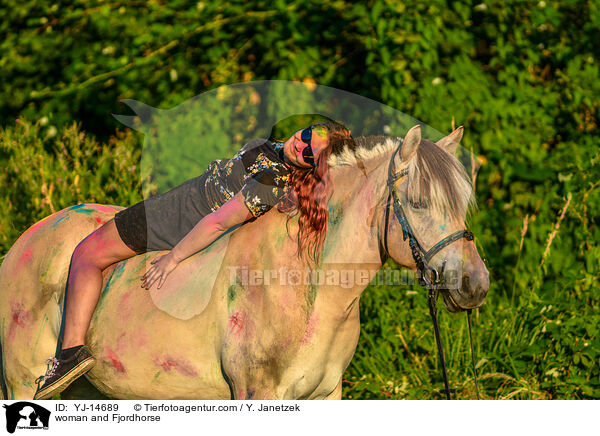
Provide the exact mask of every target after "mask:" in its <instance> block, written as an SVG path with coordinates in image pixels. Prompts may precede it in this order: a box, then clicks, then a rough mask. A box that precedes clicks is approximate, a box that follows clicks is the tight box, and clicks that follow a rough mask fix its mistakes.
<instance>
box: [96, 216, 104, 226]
mask: <svg viewBox="0 0 600 436" xmlns="http://www.w3.org/2000/svg"><path fill="white" fill-rule="evenodd" d="M96 222H97V223H98V224H104V223H105V222H106V221H104V220H101V219H100V218H98V217H96Z"/></svg>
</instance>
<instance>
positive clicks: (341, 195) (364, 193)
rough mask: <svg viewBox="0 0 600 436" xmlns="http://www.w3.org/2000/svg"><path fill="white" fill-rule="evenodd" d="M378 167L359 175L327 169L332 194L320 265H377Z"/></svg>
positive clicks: (347, 169) (353, 169)
mask: <svg viewBox="0 0 600 436" xmlns="http://www.w3.org/2000/svg"><path fill="white" fill-rule="evenodd" d="M380 172H381V171H380V168H378V167H376V168H374V169H371V170H369V171H368V172H363V171H361V170H360V169H359V168H357V167H353V166H340V167H335V168H333V169H332V170H331V172H330V174H331V177H332V181H333V195H332V196H331V198H330V200H329V208H328V209H329V222H328V229H327V237H326V240H325V243H324V247H323V256H322V261H323V263H324V264H328V263H329V264H333V263H341V264H348V265H350V266H349V268H361V267H363V266H364V265H365V264H372V265H373V264H377V263H378V262H380V257H379V241H378V228H377V225H378V216H377V212H378V207H377V206H378V204H377V202H378V199H379V198H380V196H381V177H380V174H379V173H380Z"/></svg>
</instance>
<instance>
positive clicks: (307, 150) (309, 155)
mask: <svg viewBox="0 0 600 436" xmlns="http://www.w3.org/2000/svg"><path fill="white" fill-rule="evenodd" d="M312 128H313V126H310V127H307V128H306V129H304V130H303V131H302V133H300V139H301V140H302V142H304V143H305V144H306V147H304V149H303V150H302V159H303V160H304V162H306V163H307V164H309V165H311V166H313V167H314V166H316V164H315V154H314V153H313V149H312V147H311V146H310V142H311V140H312Z"/></svg>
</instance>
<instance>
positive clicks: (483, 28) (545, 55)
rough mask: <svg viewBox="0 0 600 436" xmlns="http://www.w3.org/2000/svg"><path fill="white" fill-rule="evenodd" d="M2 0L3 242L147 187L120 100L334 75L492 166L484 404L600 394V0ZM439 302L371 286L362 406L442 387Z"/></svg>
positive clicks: (459, 352) (457, 360) (483, 187)
mask: <svg viewBox="0 0 600 436" xmlns="http://www.w3.org/2000/svg"><path fill="white" fill-rule="evenodd" d="M4 3H5V8H4V11H3V12H4V20H3V21H2V22H1V23H0V35H1V36H2V38H1V39H0V65H1V66H2V68H0V81H2V83H5V84H8V86H5V87H2V88H0V120H1V123H2V124H3V125H4V126H5V128H4V129H3V130H2V131H1V132H0V143H1V144H2V149H1V150H2V156H1V157H0V162H1V163H2V165H3V167H5V168H6V170H5V171H3V172H2V173H1V174H0V186H2V187H3V188H5V187H6V188H5V189H3V190H2V191H1V192H0V205H1V206H2V207H3V210H5V213H4V214H3V216H2V218H0V235H1V236H0V238H1V240H0V243H1V244H2V245H1V249H2V250H4V251H6V250H7V249H8V247H10V245H11V244H12V242H14V240H15V239H16V238H17V237H18V235H19V234H20V233H22V232H23V231H24V230H25V229H26V228H27V227H28V226H29V225H31V224H33V223H34V222H35V221H37V220H38V219H40V218H42V217H44V216H46V215H47V214H49V213H51V212H52V211H53V210H58V209H60V208H61V207H65V206H68V205H70V204H74V203H76V202H77V201H97V202H100V203H102V202H106V203H114V204H122V205H129V204H132V203H134V202H135V201H137V200H139V199H140V198H141V184H140V181H139V174H138V173H137V171H138V169H137V168H134V166H135V165H138V161H139V157H140V154H139V153H140V149H139V142H140V141H138V138H137V137H136V136H134V135H132V134H131V133H118V136H117V139H110V140H108V139H107V138H109V137H110V136H111V135H112V134H113V132H114V127H115V126H116V121H114V120H113V119H112V118H111V117H110V116H109V114H110V113H112V112H114V113H123V112H124V108H123V107H122V106H119V105H118V100H119V99H120V98H133V99H136V100H140V101H143V102H144V103H147V104H150V105H153V106H158V107H162V108H170V107H172V106H174V105H177V104H179V103H181V102H183V101H185V100H187V99H188V98H190V97H192V96H194V95H197V94H199V93H201V92H203V91H206V90H208V89H212V88H215V87H217V86H219V85H222V84H230V83H236V82H240V81H249V80H261V79H286V80H304V81H308V82H316V83H318V84H320V85H328V86H333V87H337V88H341V89H344V90H348V91H352V92H355V93H357V94H361V95H363V96H367V97H370V98H373V99H376V100H379V101H381V102H383V103H386V104H389V105H390V106H393V107H394V108H396V109H399V110H402V111H404V112H406V113H408V114H410V115H412V116H414V117H416V118H418V119H420V120H422V121H423V122H425V123H428V124H429V125H431V126H433V127H434V128H435V129H437V130H439V131H442V132H448V131H449V130H450V129H451V126H452V125H453V124H454V125H455V126H458V125H464V126H465V137H464V140H463V144H464V146H465V147H466V148H467V149H469V150H471V149H472V150H473V152H474V154H475V155H476V156H478V160H479V163H481V170H480V171H479V173H478V174H477V178H476V188H477V198H478V202H479V212H478V213H477V214H475V215H474V216H473V217H472V218H471V220H470V222H469V227H470V228H471V229H472V230H473V232H474V233H475V235H476V237H477V243H478V246H479V248H480V252H481V253H483V255H484V257H485V258H486V260H487V262H488V268H489V270H490V273H491V280H492V286H491V289H490V292H489V294H488V297H487V304H486V305H485V306H483V307H482V308H481V309H480V310H478V311H477V313H475V320H474V321H475V322H474V327H475V331H474V334H475V339H476V343H477V355H478V369H479V373H480V377H481V383H480V387H481V390H482V392H483V394H484V396H485V397H487V398H598V397H599V394H598V392H600V386H599V384H600V372H599V371H600V370H599V368H600V360H599V359H600V355H599V353H600V344H599V342H598V339H597V338H598V328H599V319H600V315H598V314H599V313H600V312H599V304H600V302H599V300H600V293H599V292H598V290H599V289H598V288H599V286H598V281H599V280H598V279H599V278H600V277H599V271H598V264H599V261H600V246H599V241H600V230H599V228H598V218H597V217H598V216H600V210H599V208H600V189H599V186H600V169H599V165H598V162H599V159H600V156H599V152H598V144H599V143H600V133H599V129H598V126H599V119H598V118H599V112H598V106H599V102H598V96H599V95H600V81H599V80H598V77H599V75H600V74H599V73H600V71H599V68H600V67H599V65H598V62H599V56H598V55H599V51H598V40H599V36H600V35H599V32H598V29H599V28H600V3H599V2H598V1H597V0H589V1H583V0H568V1H560V2H559V1H549V0H548V1H537V0H536V1H514V0H511V1H508V2H506V1H499V0H490V1H485V2H482V1H481V0H477V1H470V0H466V1H441V0H434V1H431V2H419V1H416V0H408V1H403V2H391V1H387V0H371V1H368V2H350V1H345V0H336V1H331V2H326V3H325V2H320V1H311V0H300V1H295V2H293V3H289V2H283V1H276V2H270V3H268V2H259V1H248V2H242V1H234V2H227V3H222V2H218V3H217V2H190V3H188V2H185V1H173V2H170V3H168V5H163V4H159V3H156V2H136V3H131V2H122V3H121V2H112V3H106V4H105V3H96V2H83V1H81V2H55V3H43V2H39V1H31V2H28V3H23V2H20V3H17V2H15V1H13V0H9V1H8V2H4ZM20 115H24V116H25V117H26V118H27V119H31V120H37V121H35V122H32V123H28V122H26V121H23V118H22V122H20V123H18V124H15V121H14V120H15V118H17V117H19V116H20ZM73 121H77V122H79V123H81V124H80V125H81V126H82V128H83V130H84V131H86V132H91V133H93V134H95V135H97V136H98V137H100V138H101V139H102V140H103V141H104V142H102V143H101V144H102V145H100V143H95V142H94V141H93V140H91V139H89V135H83V136H81V135H82V133H81V132H80V131H79V130H78V129H77V128H75V127H73V125H72V122H73ZM44 123H46V124H45V125H42V124H44ZM63 126H67V127H64V128H63ZM58 132H60V133H58ZM53 133H54V135H53ZM394 133H395V132H394ZM398 133H400V134H403V133H404V132H398ZM63 137H64V139H63ZM63 147H64V148H63ZM27 159H29V160H27ZM23 162H27V165H22V164H23ZM65 168H66V169H65ZM77 177H78V178H77ZM76 178H77V179H76ZM59 179H60V180H59ZM76 180H77V183H75V181H76ZM415 291H417V292H416V293H415ZM425 300H426V299H425V295H423V291H422V290H420V289H409V290H408V291H407V290H406V289H392V288H386V287H378V288H369V289H367V291H366V292H365V294H364V295H363V297H362V298H361V312H362V319H363V329H362V335H361V339H360V343H359V348H358V350H357V354H356V356H355V357H354V359H353V361H352V363H351V366H350V368H349V369H348V371H347V373H346V375H345V379H346V383H345V384H344V388H345V391H344V392H345V394H344V395H345V396H346V397H347V398H350V397H351V398H430V397H431V395H432V394H431V392H432V390H434V389H438V386H441V378H440V375H439V371H438V368H437V358H436V357H435V352H436V351H435V344H434V339H433V335H432V332H431V327H430V321H429V319H428V315H427V308H426V301H425ZM441 324H442V329H443V332H444V342H445V343H446V344H447V348H446V351H447V354H448V363H449V368H450V377H451V380H452V384H453V385H454V386H455V387H456V388H457V389H458V390H459V394H460V396H461V397H462V398H472V397H473V395H474V390H473V389H474V386H473V382H472V376H471V373H470V369H469V363H470V356H469V355H468V354H467V351H468V346H467V342H466V330H465V321H464V319H462V317H456V316H453V315H447V314H445V313H444V314H443V315H442V319H441Z"/></svg>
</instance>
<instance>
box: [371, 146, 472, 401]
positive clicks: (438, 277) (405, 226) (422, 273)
mask: <svg viewBox="0 0 600 436" xmlns="http://www.w3.org/2000/svg"><path fill="white" fill-rule="evenodd" d="M402 142H403V140H402ZM402 142H401V143H400V145H399V146H398V148H396V150H394V153H392V157H391V159H390V164H389V166H388V180H387V186H388V197H387V200H386V205H385V223H384V234H383V249H384V251H385V253H386V255H387V256H389V250H388V243H387V239H388V237H387V236H388V228H389V221H390V202H391V203H392V205H393V208H394V215H395V216H396V218H397V219H398V222H399V223H400V226H401V227H402V236H403V240H404V241H406V240H407V239H408V244H409V246H410V251H411V253H412V257H413V259H414V261H415V264H416V266H417V271H418V274H419V283H420V284H421V285H422V286H426V287H427V288H428V296H427V300H428V303H429V314H430V315H431V319H432V321H433V330H434V332H435V341H436V343H437V349H438V355H439V359H440V366H441V367H442V375H443V377H444V387H445V389H444V392H445V393H446V399H448V400H451V399H452V397H451V392H453V391H454V390H453V389H450V385H449V383H448V372H447V370H446V362H445V360H444V350H443V347H442V340H441V337H440V329H439V325H438V320H437V309H436V306H435V297H436V292H435V291H436V289H437V290H439V291H447V289H444V288H443V287H442V286H443V285H444V268H445V266H446V261H445V260H444V262H443V263H442V270H441V272H438V270H437V269H436V268H435V267H434V266H433V265H431V264H430V263H429V262H430V261H431V259H432V258H433V257H434V256H435V255H436V254H437V253H438V252H439V251H441V250H442V249H443V248H445V247H447V246H448V245H450V244H452V243H453V242H456V241H458V240H460V239H462V238H465V239H466V240H467V241H472V240H473V233H471V232H470V231H469V230H459V231H457V232H454V233H452V234H451V235H449V236H446V237H445V238H444V239H442V240H441V241H440V242H438V243H437V244H435V245H434V246H433V247H432V248H430V249H429V250H425V249H424V248H423V246H422V245H421V244H420V243H419V240H418V239H417V237H416V236H415V233H414V232H413V230H412V228H411V226H410V224H409V223H408V220H407V219H406V214H405V213H404V209H403V208H402V202H401V201H400V198H399V197H398V193H397V192H396V186H395V184H396V182H397V181H398V180H400V179H401V178H403V177H405V176H406V175H408V169H404V170H402V171H398V172H394V158H395V156H396V154H397V153H398V152H399V151H400V149H401V148H402ZM382 263H383V259H382ZM470 315H471V309H468V310H467V324H468V326H469V338H470V341H471V360H472V363H473V374H474V376H475V388H476V390H477V399H480V398H479V386H478V383H477V370H476V368H475V349H474V347H473V334H472V333H471V318H470Z"/></svg>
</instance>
